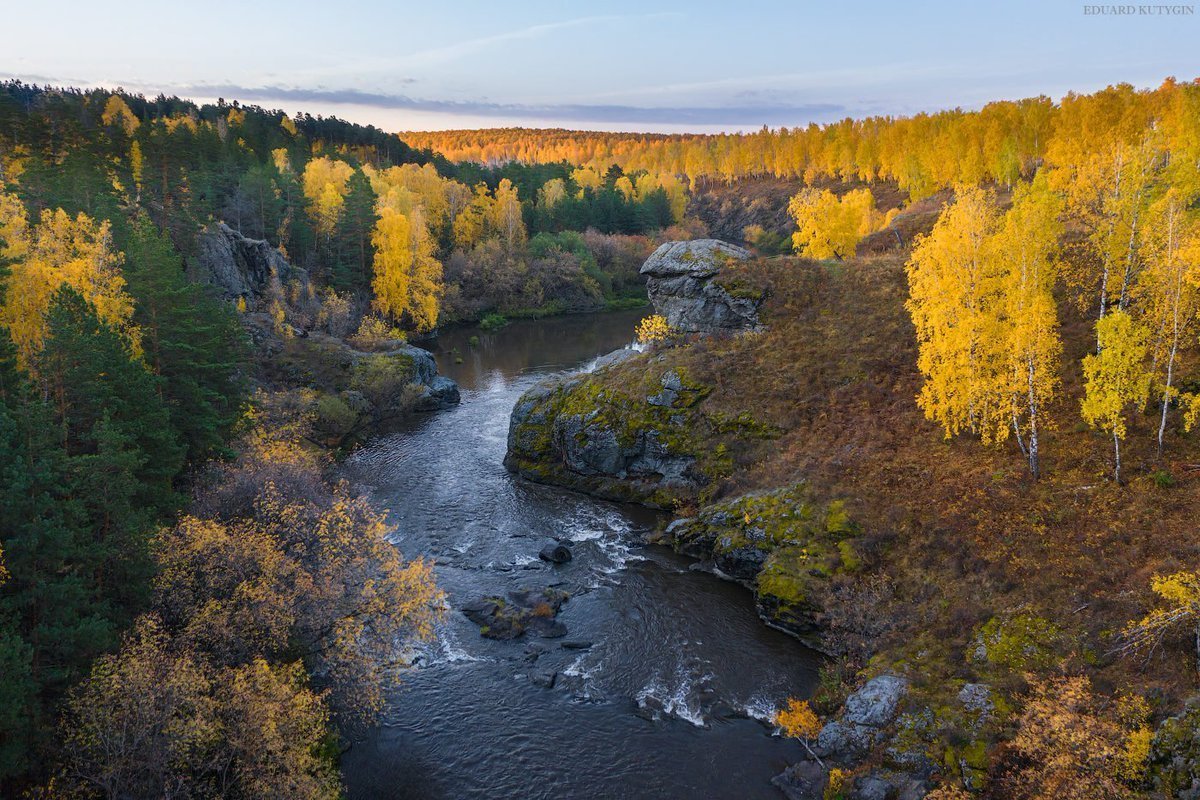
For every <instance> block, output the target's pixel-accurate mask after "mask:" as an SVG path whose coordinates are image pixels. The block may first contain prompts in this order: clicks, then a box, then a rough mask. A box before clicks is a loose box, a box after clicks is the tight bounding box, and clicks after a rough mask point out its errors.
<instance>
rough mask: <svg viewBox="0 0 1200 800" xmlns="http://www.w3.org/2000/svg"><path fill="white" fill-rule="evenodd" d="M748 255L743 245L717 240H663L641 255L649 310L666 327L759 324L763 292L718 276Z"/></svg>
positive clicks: (688, 329)
mask: <svg viewBox="0 0 1200 800" xmlns="http://www.w3.org/2000/svg"><path fill="white" fill-rule="evenodd" d="M749 258H751V253H750V251H749V250H745V249H743V248H741V247H738V246H737V245H732V244H729V243H728V242H722V241H720V240H718V239H695V240H693V241H688V242H667V243H665V244H663V245H662V246H660V247H659V248H658V249H657V250H655V251H654V252H653V253H652V254H651V255H650V257H649V258H648V259H646V263H645V264H643V265H642V269H641V273H642V274H643V275H645V276H646V291H647V293H648V294H649V296H650V302H651V303H653V304H654V309H655V311H657V312H658V313H659V314H661V315H662V316H663V317H665V318H666V320H667V323H668V324H669V325H670V326H671V327H672V328H674V329H676V330H678V331H682V332H684V333H701V334H712V333H739V332H742V331H749V330H757V329H758V328H759V327H760V324H759V320H758V311H759V308H760V307H761V305H762V302H763V299H764V296H763V293H762V292H758V291H738V290H736V289H734V290H731V288H730V287H729V286H727V285H725V284H724V283H723V282H722V281H721V280H719V279H718V278H719V276H720V275H721V272H722V270H726V269H727V268H728V267H729V266H730V265H731V264H736V263H737V262H739V261H745V260H747V259H749Z"/></svg>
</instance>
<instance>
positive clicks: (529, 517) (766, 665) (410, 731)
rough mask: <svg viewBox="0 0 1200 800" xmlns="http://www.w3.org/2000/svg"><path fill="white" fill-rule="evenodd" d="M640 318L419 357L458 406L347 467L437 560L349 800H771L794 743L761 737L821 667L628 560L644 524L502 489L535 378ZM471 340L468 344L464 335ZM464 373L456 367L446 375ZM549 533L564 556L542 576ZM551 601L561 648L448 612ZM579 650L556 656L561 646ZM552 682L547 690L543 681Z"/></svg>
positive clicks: (741, 609) (357, 755) (739, 599)
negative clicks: (477, 602) (539, 594)
mask: <svg viewBox="0 0 1200 800" xmlns="http://www.w3.org/2000/svg"><path fill="white" fill-rule="evenodd" d="M641 316H642V313H639V312H632V313H629V312H621V313H612V314H597V315H581V316H576V317H567V318H561V319H552V320H541V321H525V322H516V323H513V324H511V325H509V326H508V327H506V328H503V329H501V330H499V331H495V332H491V333H487V332H481V331H478V330H472V329H460V330H455V331H451V332H448V333H444V334H443V335H442V336H441V337H440V338H439V339H438V340H436V341H434V342H429V343H426V346H428V347H430V349H433V350H434V351H435V353H436V354H437V358H438V363H439V366H440V367H441V370H442V372H443V373H444V374H447V375H449V376H450V377H452V378H454V379H455V380H456V381H458V382H459V384H460V385H461V387H462V389H463V402H462V405H461V406H459V407H458V408H455V409H452V410H450V411H447V412H442V413H438V414H434V415H429V416H425V417H421V418H420V419H419V420H417V421H415V422H414V423H413V424H411V425H410V426H409V427H408V429H407V430H403V431H400V432H398V433H396V434H394V435H391V436H388V437H384V438H381V439H378V440H376V441H374V442H372V443H371V444H370V445H368V446H367V447H365V448H364V449H363V450H361V451H360V452H359V453H357V454H356V455H355V456H354V457H353V458H352V459H351V460H350V462H349V463H348V465H347V467H346V472H347V477H349V478H350V479H351V480H352V481H355V482H358V483H360V484H362V485H364V486H367V487H369V488H370V489H371V490H372V492H373V494H374V496H375V498H376V499H377V500H378V501H379V502H380V503H381V504H382V505H384V506H386V507H387V508H389V509H390V514H391V520H392V522H393V523H394V524H395V525H396V526H397V534H396V544H397V546H398V547H400V548H401V549H402V550H403V551H404V553H405V554H406V555H408V556H410V557H411V556H417V555H423V556H426V557H428V558H431V559H433V560H434V561H435V563H436V565H437V567H436V569H437V575H438V580H439V583H440V584H441V586H442V587H443V588H444V589H445V590H446V592H447V594H448V595H449V598H450V604H451V606H452V609H455V610H452V611H451V613H450V614H449V615H448V617H447V618H446V620H445V621H444V623H443V624H442V625H441V626H440V630H439V639H438V641H437V642H436V644H433V645H430V646H427V647H424V648H422V649H421V650H420V651H419V652H417V653H415V655H414V658H415V663H416V664H417V667H416V668H415V669H412V670H410V671H409V672H408V673H407V674H406V676H405V678H404V685H403V687H402V689H401V691H400V692H399V693H398V694H397V695H396V697H395V698H394V703H393V705H392V707H391V709H390V712H389V714H388V717H387V720H386V722H385V723H384V724H383V725H382V726H381V727H380V728H378V729H377V730H374V731H372V732H370V734H369V735H368V736H367V737H366V739H365V740H364V741H362V742H358V743H356V744H355V746H354V747H353V748H352V749H351V750H350V752H348V753H347V754H346V756H345V757H344V759H343V768H344V772H345V775H346V779H347V783H348V789H349V793H350V796H351V797H353V798H368V797H370V798H456V799H457V798H509V797H511V798H641V797H645V798H675V797H687V796H691V797H717V798H721V797H729V798H760V797H761V798H773V797H777V792H776V790H774V789H773V788H772V787H771V786H770V785H769V783H768V781H769V779H770V777H771V776H772V775H774V774H775V773H777V772H779V771H780V770H781V769H782V768H783V767H784V766H785V765H786V763H787V762H788V761H790V760H795V759H796V758H798V757H799V750H798V747H799V746H798V745H797V744H796V743H794V742H789V741H783V740H781V739H779V738H777V737H772V736H771V735H770V730H769V729H768V728H767V727H766V726H765V725H763V724H762V722H760V720H765V719H768V718H769V716H770V713H771V709H772V708H774V707H775V706H776V705H777V704H778V703H779V702H780V701H782V700H783V699H784V698H785V697H787V696H789V695H800V696H806V695H807V694H808V693H809V692H810V691H811V688H812V686H813V684H814V681H815V674H816V668H817V664H818V661H817V659H816V657H815V656H814V655H813V654H812V653H811V652H809V651H807V650H805V649H804V648H803V647H801V646H800V645H799V644H798V643H796V642H795V641H793V640H791V639H789V638H788V637H786V636H784V635H782V634H779V633H777V632H775V631H772V630H769V629H767V628H766V627H765V626H763V625H762V624H761V623H760V622H759V621H758V619H757V617H756V616H755V614H754V612H753V607H752V602H751V597H750V594H749V593H748V592H746V591H745V590H744V589H742V588H741V587H738V586H734V585H732V584H728V583H724V582H722V581H719V580H717V579H715V578H713V577H711V576H709V575H706V574H702V573H697V572H694V571H692V570H690V569H689V562H688V560H686V559H683V558H680V557H678V556H676V555H675V554H673V553H671V552H670V551H667V550H664V549H661V548H653V547H646V546H643V545H641V544H640V541H641V538H642V536H643V535H644V533H645V532H646V531H647V530H648V529H649V528H650V527H652V526H653V525H654V524H655V523H656V521H657V520H656V517H655V516H654V515H653V514H651V513H650V512H647V511H645V510H643V509H637V508H633V507H628V506H620V505H615V504H611V503H606V502H602V501H598V500H594V499H591V498H589V497H586V496H583V495H579V494H575V493H572V492H567V491H563V490H559V489H555V488H552V487H546V486H538V485H534V484H530V483H526V482H524V481H521V480H520V479H517V478H515V477H513V476H512V475H510V474H508V473H507V472H506V471H505V470H504V468H503V466H502V465H501V461H502V459H503V457H504V449H505V440H506V436H507V432H508V415H509V412H510V411H511V409H512V406H513V404H514V403H515V402H516V400H517V398H518V397H519V396H520V395H521V393H522V392H523V391H524V390H525V389H526V388H528V387H529V386H530V385H532V384H533V383H534V382H536V381H537V380H538V379H539V377H540V376H542V375H544V374H546V373H549V372H555V371H560V370H564V369H570V368H574V367H576V366H578V365H580V364H584V363H586V362H588V361H590V360H591V359H593V358H594V357H596V356H598V355H602V354H604V353H606V352H609V351H611V350H614V349H616V348H618V347H621V346H623V345H624V344H625V343H627V342H628V340H629V339H630V336H631V332H632V330H633V327H634V325H635V324H636V322H637V320H638V319H639V318H640V317H641ZM473 336H478V337H479V339H478V341H477V342H475V343H472V337H473ZM456 357H461V359H462V361H461V363H455V359H456ZM550 536H557V537H563V538H567V539H570V540H571V542H572V545H571V547H572V550H573V551H574V554H575V557H574V559H573V560H572V561H571V562H569V563H568V564H565V565H562V566H550V565H548V564H545V563H543V562H541V561H539V560H538V559H537V552H538V550H539V549H540V547H541V546H542V544H543V543H544V542H545V540H546V539H547V538H548V537H550ZM549 585H553V586H559V587H561V588H564V589H566V590H567V591H569V592H570V593H571V600H570V601H569V602H568V603H567V604H566V606H564V608H563V612H562V614H561V615H560V617H559V619H560V620H561V621H562V622H563V623H565V624H566V626H567V627H568V629H569V631H570V632H569V634H568V635H567V637H566V639H565V640H536V639H534V640H518V641H514V642H494V641H490V640H487V639H483V638H481V637H480V635H479V631H478V628H476V626H474V625H473V624H471V623H470V622H469V621H467V620H466V619H465V618H464V617H463V616H462V615H461V614H460V613H458V612H457V610H456V609H458V608H460V607H461V606H462V605H463V604H464V603H466V602H468V601H470V600H472V599H475V598H478V597H481V596H485V595H490V594H504V593H506V592H508V591H512V590H514V589H517V588H526V587H529V588H542V587H545V586H549ZM564 641H565V642H567V643H570V644H572V645H586V644H588V643H590V646H588V647H584V648H583V649H568V648H564V647H562V646H561V645H562V643H563V642H564ZM550 676H553V687H552V688H543V686H539V685H537V684H535V683H534V682H533V680H531V679H533V678H536V679H538V680H539V681H540V682H541V683H546V682H547V679H548V678H549V677H550Z"/></svg>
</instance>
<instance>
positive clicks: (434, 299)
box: [371, 188, 443, 331]
mask: <svg viewBox="0 0 1200 800" xmlns="http://www.w3.org/2000/svg"><path fill="white" fill-rule="evenodd" d="M388 199H389V202H390V203H392V205H380V206H379V220H378V221H377V222H376V223H375V229H374V231H372V233H371V244H372V245H373V246H374V248H375V259H374V265H373V266H374V276H373V278H372V280H371V288H372V290H373V292H374V294H375V299H374V301H373V303H372V305H373V306H374V307H375V308H376V309H377V310H378V311H380V312H382V313H384V314H388V315H390V316H392V317H393V318H396V319H399V318H402V317H404V316H408V317H409V319H411V321H412V323H413V325H414V326H415V327H416V328H417V329H418V330H422V331H425V330H430V329H432V328H433V327H435V326H436V325H437V318H438V304H439V301H440V299H441V296H442V290H443V285H442V264H441V262H440V261H438V260H437V258H435V257H434V241H433V236H432V235H431V234H430V232H429V228H428V226H427V225H426V224H425V222H424V209H423V207H422V206H421V205H420V204H419V201H417V199H416V198H415V197H414V196H413V195H412V193H411V192H409V190H407V189H403V188H399V189H396V188H393V189H391V190H389V194H388ZM394 205H404V206H407V207H408V208H409V209H410V210H409V211H408V212H407V213H404V212H401V211H400V210H398V209H397V208H395V207H394Z"/></svg>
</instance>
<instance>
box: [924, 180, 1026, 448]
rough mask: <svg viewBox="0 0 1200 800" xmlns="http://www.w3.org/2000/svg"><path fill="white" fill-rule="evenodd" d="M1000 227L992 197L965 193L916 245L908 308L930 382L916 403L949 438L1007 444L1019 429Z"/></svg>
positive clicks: (925, 372)
mask: <svg viewBox="0 0 1200 800" xmlns="http://www.w3.org/2000/svg"><path fill="white" fill-rule="evenodd" d="M996 225H997V215H996V210H995V206H994V203H993V202H992V199H991V196H990V194H989V193H987V192H986V191H984V190H982V189H961V190H960V191H959V193H958V197H957V199H956V200H955V201H954V203H952V204H950V205H949V206H947V207H946V208H945V209H944V210H943V212H942V214H941V216H940V217H938V220H937V223H936V224H935V225H934V227H933V230H932V231H931V232H930V233H929V235H928V236H922V237H918V238H917V239H916V241H915V242H914V245H913V250H912V256H911V257H910V259H909V261H908V264H907V265H906V269H907V271H908V285H909V299H908V302H907V303H906V306H907V308H908V310H909V313H910V314H911V315H912V319H913V324H914V326H915V327H916V330H917V344H918V348H919V351H918V357H917V366H918V367H919V369H920V370H921V372H922V374H923V375H924V376H925V383H924V384H923V385H922V387H921V393H920V395H918V397H917V403H918V405H920V407H921V408H922V409H923V410H924V411H925V416H926V417H927V418H928V419H931V420H933V421H934V422H937V423H939V424H940V425H941V426H942V429H943V430H944V431H945V434H946V437H947V438H950V437H952V436H956V435H958V434H959V433H962V432H963V431H971V432H974V433H977V434H979V435H980V436H981V437H982V438H983V439H984V441H985V442H993V441H1003V440H1004V439H1005V438H1006V437H1007V436H1008V433H1009V430H1010V428H1011V424H1012V395H1011V392H1010V391H1009V388H1010V373H1009V371H1008V370H1007V368H1006V365H1005V360H1004V358H1003V355H1004V354H1003V352H1002V348H1003V345H1002V337H1001V336H1000V335H999V333H1000V331H999V329H998V325H997V321H996V313H995V308H996V302H995V299H996V296H997V294H998V289H999V287H998V285H997V283H998V282H997V279H996V275H995V269H994V266H995V265H994V262H993V260H992V258H991V251H990V248H991V244H990V237H991V236H992V235H993V233H994V232H995V229H996Z"/></svg>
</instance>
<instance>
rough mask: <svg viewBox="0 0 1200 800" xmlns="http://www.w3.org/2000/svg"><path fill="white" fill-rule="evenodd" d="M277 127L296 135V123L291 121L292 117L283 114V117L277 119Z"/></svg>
mask: <svg viewBox="0 0 1200 800" xmlns="http://www.w3.org/2000/svg"><path fill="white" fill-rule="evenodd" d="M279 127H281V128H283V129H284V130H285V131H287V132H288V134H290V135H292V136H295V135H296V123H295V122H292V118H291V117H289V116H287V115H284V117H283V119H281V120H279Z"/></svg>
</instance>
